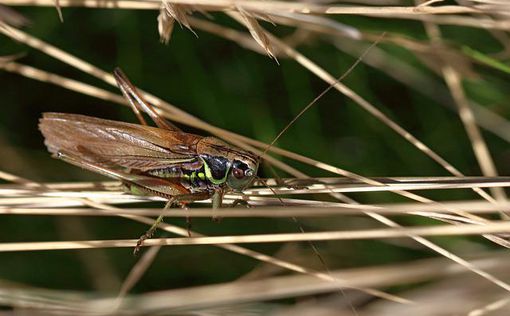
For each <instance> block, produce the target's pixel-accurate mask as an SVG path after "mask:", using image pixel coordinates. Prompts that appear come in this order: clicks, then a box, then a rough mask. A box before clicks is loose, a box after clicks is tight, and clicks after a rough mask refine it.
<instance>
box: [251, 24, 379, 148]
mask: <svg viewBox="0 0 510 316" xmlns="http://www.w3.org/2000/svg"><path fill="white" fill-rule="evenodd" d="M385 35H386V32H383V33H382V34H381V35H380V36H379V38H378V39H377V40H376V41H375V42H373V43H372V44H370V46H369V47H367V48H366V49H365V51H364V52H363V53H362V54H361V56H360V57H358V59H356V61H355V62H354V63H353V64H352V65H351V66H350V67H349V69H347V70H346V71H345V72H344V73H343V74H342V75H341V76H340V77H338V78H337V79H336V80H335V81H334V82H333V83H331V84H330V85H329V86H328V87H327V88H326V89H324V90H323V91H322V92H321V93H320V94H319V95H318V96H316V97H315V98H314V99H313V100H312V101H311V102H310V103H308V105H307V106H305V107H304V108H303V109H302V110H301V111H300V112H299V113H298V114H297V115H296V116H295V117H294V118H293V119H292V120H291V121H290V122H289V123H288V124H287V125H286V126H285V127H284V128H283V129H282V130H281V131H280V133H278V135H276V137H275V138H274V139H273V141H272V142H271V143H269V145H267V147H266V148H265V149H264V151H263V152H262V155H261V156H260V158H263V157H264V156H265V155H266V154H267V152H268V150H269V149H271V147H273V145H274V144H275V143H276V142H277V141H278V139H280V137H282V135H283V134H284V133H285V132H286V131H287V130H288V129H289V128H290V127H291V126H292V125H293V124H294V123H295V122H296V121H297V120H298V119H299V118H300V117H301V116H302V115H303V114H305V112H306V111H308V109H310V108H311V107H312V106H313V105H314V104H315V103H317V101H319V99H320V98H322V97H323V96H324V95H325V94H326V93H328V92H329V90H331V89H332V88H334V87H335V86H336V85H337V84H338V83H339V82H340V81H342V80H344V79H345V77H347V76H348V75H349V74H350V73H351V72H352V71H353V70H354V68H356V66H358V65H359V63H360V62H361V61H362V60H363V58H364V57H365V56H366V55H367V54H368V52H370V50H371V49H372V48H373V47H374V46H376V45H377V44H378V43H379V42H380V41H381V40H382V39H383V37H384V36H385Z"/></svg>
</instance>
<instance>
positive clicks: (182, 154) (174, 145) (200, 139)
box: [39, 68, 259, 252]
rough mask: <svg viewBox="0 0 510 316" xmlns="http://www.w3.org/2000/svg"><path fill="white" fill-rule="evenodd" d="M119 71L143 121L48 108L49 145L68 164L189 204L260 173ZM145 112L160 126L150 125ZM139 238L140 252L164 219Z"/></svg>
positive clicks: (243, 154)
mask: <svg viewBox="0 0 510 316" xmlns="http://www.w3.org/2000/svg"><path fill="white" fill-rule="evenodd" d="M114 76H115V79H116V80H117V84H118V86H119V88H120V90H121V91H122V93H123V95H124V97H125V98H126V99H127V100H128V101H129V104H130V105H131V107H132V109H133V111H134V112H135V114H136V116H137V117H138V119H139V121H140V123H141V125H139V124H131V123H125V122H119V121H112V120H105V119H100V118H96V117H90V116H85V115H78V114H66V113H43V116H42V118H41V119H40V120H39V129H40V130H41V132H42V134H43V135H44V138H45V141H44V143H45V144H46V147H47V148H48V150H49V151H50V152H51V153H52V154H53V155H54V157H57V158H60V159H62V160H64V161H66V162H68V163H71V164H74V165H77V166H79V167H82V168H85V169H88V170H91V171H94V172H97V173H100V174H102V175H105V176H108V177H112V178H115V179H118V180H120V181H121V182H122V183H123V185H124V186H126V187H127V188H128V189H129V190H130V191H131V192H132V193H134V194H137V195H157V196H161V197H163V198H166V199H168V201H169V202H168V203H167V206H169V205H171V204H173V203H180V204H185V203H188V202H192V201H198V200H205V199H209V198H212V201H213V208H219V207H221V202H222V198H223V194H224V193H225V192H228V191H238V192H239V191H242V190H243V189H244V188H245V187H247V186H248V185H249V184H250V182H252V181H253V179H254V178H255V177H256V174H257V169H258V164H259V158H258V157H257V156H255V155H254V154H252V153H250V152H248V151H245V150H243V149H240V148H237V147H234V146H232V145H229V144H227V143H225V142H224V141H222V140H219V139H217V138H214V137H204V136H199V135H194V134H190V133H185V132H183V131H181V130H180V129H178V128H177V127H175V126H174V125H172V124H170V123H169V122H168V121H166V120H165V119H164V118H162V117H160V116H159V115H158V113H157V112H156V111H155V109H154V108H153V107H152V106H151V105H150V104H149V103H147V102H146V101H145V100H144V99H143V97H142V96H141V95H140V94H139V93H138V91H137V90H136V88H135V87H134V86H133V85H132V84H131V82H130V81H129V80H128V79H127V77H126V76H125V75H124V73H123V72H122V71H121V70H120V69H119V68H117V69H115V70H114ZM142 112H145V113H146V114H147V115H148V116H149V117H150V118H151V119H152V120H153V121H154V123H155V124H156V125H157V127H151V126H148V124H147V123H146V121H145V119H144V118H143V116H142V114H141V113H142ZM162 219H163V216H160V217H159V218H158V219H157V220H156V222H155V223H154V225H153V226H152V227H151V228H150V229H149V230H148V231H147V232H146V233H145V234H144V235H142V236H141V237H140V239H139V241H138V244H137V246H136V248H135V252H136V251H138V249H139V247H140V246H141V245H142V243H143V241H144V240H145V239H147V238H150V237H151V235H152V234H153V233H154V231H155V230H156V228H157V225H158V224H159V223H160V222H161V221H162Z"/></svg>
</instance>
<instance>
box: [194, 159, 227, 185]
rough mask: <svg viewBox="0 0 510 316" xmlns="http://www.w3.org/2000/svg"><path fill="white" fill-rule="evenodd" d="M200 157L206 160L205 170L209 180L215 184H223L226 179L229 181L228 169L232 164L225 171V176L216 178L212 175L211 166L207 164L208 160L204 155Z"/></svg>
mask: <svg viewBox="0 0 510 316" xmlns="http://www.w3.org/2000/svg"><path fill="white" fill-rule="evenodd" d="M200 159H202V161H203V162H204V170H205V176H206V177H207V180H209V181H211V183H213V184H218V185H219V184H223V183H225V181H227V175H228V171H229V170H230V166H229V167H228V168H227V170H226V171H225V175H224V176H223V178H221V179H215V178H214V177H213V175H212V172H211V168H209V166H208V165H207V161H205V160H204V158H202V157H200Z"/></svg>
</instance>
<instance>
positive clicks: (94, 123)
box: [39, 113, 202, 171]
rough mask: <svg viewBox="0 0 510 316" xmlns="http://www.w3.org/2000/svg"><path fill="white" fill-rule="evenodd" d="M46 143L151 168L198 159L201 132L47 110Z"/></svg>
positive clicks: (107, 161) (56, 149)
mask: <svg viewBox="0 0 510 316" xmlns="http://www.w3.org/2000/svg"><path fill="white" fill-rule="evenodd" d="M39 129H40V130H41V132H42V134H43V135H44V138H45V141H44V143H45V144H46V147H48V150H49V151H50V152H51V153H53V154H55V155H57V154H58V153H68V154H70V155H73V156H76V157H80V158H81V159H84V160H85V161H88V162H94V163H101V164H104V165H107V166H110V167H111V166H120V167H125V168H133V169H139V170H141V171H147V170H151V169H159V168H167V167H170V166H172V165H178V164H181V163H184V162H192V161H194V160H197V159H198V156H197V152H196V144H197V143H198V142H199V141H200V139H202V137H201V136H197V135H193V134H189V133H184V132H180V131H170V130H165V129H161V128H155V127H150V126H144V125H137V124H130V123H124V122H118V121H111V120H105V119H100V118H95V117H90V116H85V115H79V114H65V113H44V114H43V117H42V118H41V119H40V120H39Z"/></svg>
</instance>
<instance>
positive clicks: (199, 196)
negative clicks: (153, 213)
mask: <svg viewBox="0 0 510 316" xmlns="http://www.w3.org/2000/svg"><path fill="white" fill-rule="evenodd" d="M210 197H211V194H210V193H209V192H203V193H192V194H181V195H176V196H174V197H172V198H171V199H170V200H168V202H167V203H166V205H165V207H164V208H163V210H167V209H169V208H170V207H171V206H172V205H173V204H174V203H178V202H193V201H200V200H206V199H208V198H210ZM164 218H165V214H161V215H159V216H158V218H157V219H156V221H154V224H152V226H151V227H150V228H149V229H148V230H147V231H146V232H145V233H144V234H143V235H142V236H140V238H139V239H138V241H137V243H136V246H135V249H134V250H133V254H134V255H136V254H138V252H139V251H140V248H141V247H142V246H143V242H144V241H145V240H147V239H150V238H151V237H152V235H154V232H155V231H156V229H158V226H159V224H161V222H163V220H164ZM188 235H191V234H190V226H189V227H188ZM190 237H191V236H190Z"/></svg>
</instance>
